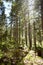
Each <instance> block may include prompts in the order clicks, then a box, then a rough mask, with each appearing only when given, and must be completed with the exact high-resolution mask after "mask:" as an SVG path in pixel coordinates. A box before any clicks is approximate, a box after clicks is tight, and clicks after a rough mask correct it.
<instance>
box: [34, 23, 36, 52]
mask: <svg viewBox="0 0 43 65" xmlns="http://www.w3.org/2000/svg"><path fill="white" fill-rule="evenodd" d="M33 26H34V27H33V28H34V30H33V37H34V46H35V52H36V28H35V22H34V23H33Z"/></svg>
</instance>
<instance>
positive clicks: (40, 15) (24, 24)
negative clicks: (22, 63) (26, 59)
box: [0, 0, 43, 53]
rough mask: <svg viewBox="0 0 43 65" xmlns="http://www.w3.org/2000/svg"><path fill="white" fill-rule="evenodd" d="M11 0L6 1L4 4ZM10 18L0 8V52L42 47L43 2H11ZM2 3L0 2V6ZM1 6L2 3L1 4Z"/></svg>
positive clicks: (20, 0)
mask: <svg viewBox="0 0 43 65" xmlns="http://www.w3.org/2000/svg"><path fill="white" fill-rule="evenodd" d="M8 1H11V0H6V2H8ZM11 2H12V6H11V12H10V16H9V17H6V15H5V13H4V12H5V8H2V9H3V11H2V9H1V8H0V11H2V12H3V13H2V15H0V50H1V51H4V52H5V53H6V51H7V50H12V49H18V48H20V47H23V48H25V47H27V48H28V49H32V47H33V46H34V48H35V50H36V47H37V46H39V45H40V46H41V47H43V44H42V43H43V0H37V1H36V0H31V2H30V0H12V1H11ZM1 3H2V2H0V4H1ZM2 5H3V3H2ZM2 5H0V7H2Z"/></svg>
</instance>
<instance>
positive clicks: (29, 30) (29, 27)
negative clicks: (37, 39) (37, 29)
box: [28, 23, 32, 50]
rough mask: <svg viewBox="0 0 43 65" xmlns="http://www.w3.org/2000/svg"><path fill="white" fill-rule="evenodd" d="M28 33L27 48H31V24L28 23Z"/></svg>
mask: <svg viewBox="0 0 43 65" xmlns="http://www.w3.org/2000/svg"><path fill="white" fill-rule="evenodd" d="M28 33H29V49H30V50H31V48H32V34H31V25H30V23H29V25H28Z"/></svg>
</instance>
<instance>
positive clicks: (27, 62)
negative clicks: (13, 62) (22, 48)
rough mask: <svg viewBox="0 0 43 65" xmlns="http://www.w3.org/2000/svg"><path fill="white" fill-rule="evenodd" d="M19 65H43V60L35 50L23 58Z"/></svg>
mask: <svg viewBox="0 0 43 65" xmlns="http://www.w3.org/2000/svg"><path fill="white" fill-rule="evenodd" d="M17 65H43V58H41V57H39V56H38V55H37V53H36V54H35V52H34V51H33V50H31V51H29V53H28V54H27V55H26V56H25V57H24V58H23V60H22V61H21V62H20V63H18V64H17Z"/></svg>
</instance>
